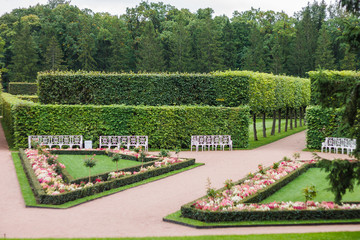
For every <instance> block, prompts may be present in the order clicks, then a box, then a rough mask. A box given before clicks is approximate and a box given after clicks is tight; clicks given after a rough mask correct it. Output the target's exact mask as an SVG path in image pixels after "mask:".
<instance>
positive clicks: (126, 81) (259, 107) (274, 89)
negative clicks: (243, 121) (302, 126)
mask: <svg viewBox="0 0 360 240" xmlns="http://www.w3.org/2000/svg"><path fill="white" fill-rule="evenodd" d="M38 83H39V98H40V102H41V103H44V104H49V103H51V104H54V103H60V104H126V105H141V104H143V105H153V106H156V105H189V104H206V105H210V106H220V105H222V106H226V107H237V106H240V105H244V104H249V105H250V106H251V110H252V111H254V112H263V111H266V112H268V111H272V110H277V109H283V108H285V107H290V108H299V107H303V106H307V105H308V104H309V101H310V81H309V80H308V79H303V78H295V77H287V76H275V75H272V74H264V73H255V72H250V71H226V72H215V73H212V74H102V73H98V72H44V73H40V74H39V76H38Z"/></svg>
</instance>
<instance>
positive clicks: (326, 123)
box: [306, 106, 350, 149]
mask: <svg viewBox="0 0 360 240" xmlns="http://www.w3.org/2000/svg"><path fill="white" fill-rule="evenodd" d="M343 115H344V108H339V109H333V108H324V107H320V106H311V107H308V108H307V109H306V122H307V128H308V130H307V133H306V145H307V148H309V149H320V148H321V143H322V142H324V140H325V137H350V135H349V132H348V129H344V127H343V125H342V118H343Z"/></svg>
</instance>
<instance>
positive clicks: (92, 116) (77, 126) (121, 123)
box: [1, 93, 249, 149]
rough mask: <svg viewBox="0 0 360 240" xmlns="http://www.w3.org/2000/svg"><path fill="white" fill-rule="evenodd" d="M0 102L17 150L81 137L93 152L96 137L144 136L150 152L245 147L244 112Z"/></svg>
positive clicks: (246, 110) (11, 99)
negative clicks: (200, 145) (222, 144)
mask: <svg viewBox="0 0 360 240" xmlns="http://www.w3.org/2000/svg"><path fill="white" fill-rule="evenodd" d="M1 96H2V101H3V104H4V106H5V107H4V111H6V119H4V122H5V124H6V125H8V126H9V129H11V131H10V132H11V134H12V136H13V137H14V144H15V146H16V147H19V148H20V147H26V146H27V137H28V136H29V135H83V136H84V139H85V140H92V141H93V143H94V145H95V146H96V145H97V144H98V140H99V136H101V135H104V136H107V135H148V136H149V146H150V147H152V148H166V149H172V148H174V147H176V146H181V147H183V148H188V147H189V146H190V139H191V135H201V134H206V135H231V136H232V139H233V144H234V146H235V147H247V145H248V135H249V133H248V125H249V108H248V107H247V106H242V107H237V108H226V107H209V106H160V107H155V106H124V105H107V106H94V105H41V104H37V103H32V102H29V101H22V100H19V99H17V98H16V97H14V96H12V95H10V94H7V93H3V94H2V95H1ZM4 115H5V113H4Z"/></svg>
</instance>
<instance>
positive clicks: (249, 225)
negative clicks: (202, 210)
mask: <svg viewBox="0 0 360 240" xmlns="http://www.w3.org/2000/svg"><path fill="white" fill-rule="evenodd" d="M179 212H181V211H180V210H179V211H176V212H174V213H171V214H169V215H167V216H166V217H164V218H163V219H162V220H163V221H164V222H167V223H173V224H178V225H182V226H185V227H191V228H195V229H216V228H244V227H286V226H321V225H352V224H360V218H359V219H355V221H354V222H334V220H328V221H329V222H313V223H294V222H292V221H289V223H279V224H274V223H273V222H274V221H269V224H264V223H262V224H256V221H254V222H255V224H241V223H239V224H231V225H230V224H229V225H226V224H224V225H220V224H219V225H217V224H216V223H206V222H201V221H199V220H194V219H191V218H184V217H183V218H184V219H186V220H190V221H198V222H201V223H202V224H204V225H197V224H196V223H194V224H191V223H186V222H184V221H181V220H175V219H170V218H171V217H169V216H171V215H173V214H176V213H179ZM353 220H354V219H353ZM313 221H314V220H313ZM321 221H324V220H321ZM282 222H283V221H282ZM210 224H211V225H210Z"/></svg>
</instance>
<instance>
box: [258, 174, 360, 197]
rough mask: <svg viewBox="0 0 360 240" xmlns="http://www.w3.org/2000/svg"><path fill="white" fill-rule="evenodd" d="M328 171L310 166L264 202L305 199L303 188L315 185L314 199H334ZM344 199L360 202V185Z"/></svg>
mask: <svg viewBox="0 0 360 240" xmlns="http://www.w3.org/2000/svg"><path fill="white" fill-rule="evenodd" d="M327 175H328V173H326V172H325V171H321V170H320V168H310V169H309V170H307V171H306V172H305V173H303V174H301V175H300V176H299V177H297V178H296V179H294V180H293V181H291V182H290V183H289V184H287V185H286V186H285V187H283V188H281V189H280V190H279V191H277V192H276V193H275V194H273V195H271V196H270V197H268V198H266V199H265V200H264V201H262V202H263V203H268V202H274V201H277V202H279V201H285V202H287V201H292V202H295V201H305V198H304V195H303V193H302V189H304V188H306V187H307V186H311V185H314V186H315V188H316V191H317V196H316V197H315V198H314V201H317V202H322V201H334V199H335V197H334V194H333V193H332V192H330V191H329V190H327V188H329V186H330V185H329V182H328V180H326V176H327ZM342 201H344V202H347V201H348V202H351V201H354V202H360V186H359V185H356V186H355V187H354V192H347V193H346V194H345V195H344V197H343V199H342Z"/></svg>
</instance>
